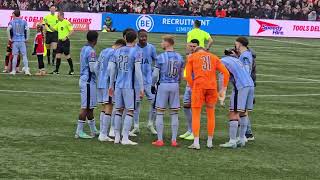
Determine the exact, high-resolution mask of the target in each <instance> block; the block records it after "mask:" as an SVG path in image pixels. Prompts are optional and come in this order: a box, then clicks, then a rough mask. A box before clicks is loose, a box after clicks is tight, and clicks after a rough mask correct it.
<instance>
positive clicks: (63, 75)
mask: <svg viewBox="0 0 320 180" xmlns="http://www.w3.org/2000/svg"><path fill="white" fill-rule="evenodd" d="M31 73H32V72H31ZM60 73H61V72H60ZM0 75H7V76H12V75H10V74H9V73H0ZM15 76H25V75H24V74H23V73H17V74H16V75H15ZM32 76H34V77H38V76H36V75H32ZM46 76H51V77H54V76H56V77H60V76H61V77H70V78H71V77H80V75H78V74H74V75H67V74H59V75H57V74H46ZM26 77H29V76H26ZM39 77H42V76H39Z"/></svg>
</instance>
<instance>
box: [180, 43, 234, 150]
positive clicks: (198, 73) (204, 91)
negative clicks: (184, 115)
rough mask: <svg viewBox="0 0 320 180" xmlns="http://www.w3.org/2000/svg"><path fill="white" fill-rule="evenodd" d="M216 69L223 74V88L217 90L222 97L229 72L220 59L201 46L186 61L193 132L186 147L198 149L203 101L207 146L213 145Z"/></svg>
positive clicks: (216, 96) (216, 97)
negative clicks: (205, 116)
mask: <svg viewBox="0 0 320 180" xmlns="http://www.w3.org/2000/svg"><path fill="white" fill-rule="evenodd" d="M217 71H220V72H221V73H223V75H224V80H223V88H222V90H221V91H220V92H219V96H221V97H223V96H225V92H226V90H227V86H228V82H229V73H228V70H227V69H226V68H225V66H224V65H223V64H222V63H221V61H220V59H219V58H218V57H217V56H215V55H213V54H211V53H209V52H207V51H205V49H204V48H201V47H198V48H197V49H196V52H195V53H193V54H192V55H190V56H189V57H188V63H187V65H186V80H187V81H188V84H189V86H190V87H191V90H192V96H191V107H192V131H193V134H194V142H193V144H192V145H191V146H189V147H188V148H190V149H196V150H199V149H200V143H199V135H200V119H201V117H200V116H201V108H202V106H203V104H204V103H205V105H206V111H207V129H208V140H207V147H208V148H212V147H213V143H212V140H213V134H214V129H215V104H216V103H217V100H218V91H217V82H216V72H217Z"/></svg>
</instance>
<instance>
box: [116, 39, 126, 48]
mask: <svg viewBox="0 0 320 180" xmlns="http://www.w3.org/2000/svg"><path fill="white" fill-rule="evenodd" d="M126 44H127V43H126V41H125V40H124V39H118V40H116V42H115V43H114V45H121V46H125V45H126Z"/></svg>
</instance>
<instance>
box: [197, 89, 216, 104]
mask: <svg viewBox="0 0 320 180" xmlns="http://www.w3.org/2000/svg"><path fill="white" fill-rule="evenodd" d="M217 101H218V92H217V90H216V89H192V96H191V107H195V108H200V107H202V105H203V104H204V103H205V104H216V103H217Z"/></svg>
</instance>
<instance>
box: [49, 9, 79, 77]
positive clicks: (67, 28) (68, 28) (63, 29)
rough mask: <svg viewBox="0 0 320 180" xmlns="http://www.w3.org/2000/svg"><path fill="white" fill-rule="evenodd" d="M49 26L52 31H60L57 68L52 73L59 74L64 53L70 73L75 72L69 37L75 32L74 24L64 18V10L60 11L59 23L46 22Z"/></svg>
mask: <svg viewBox="0 0 320 180" xmlns="http://www.w3.org/2000/svg"><path fill="white" fill-rule="evenodd" d="M46 25H47V27H48V28H49V29H50V30H52V31H57V32H58V39H59V40H58V46H57V55H56V58H57V62H56V69H55V70H54V71H53V72H52V73H51V74H59V68H60V64H61V56H62V54H64V55H65V57H66V58H67V61H68V64H69V66H70V71H69V75H73V74H74V70H73V63H72V59H71V56H70V39H69V37H70V36H71V35H72V33H73V26H72V24H71V23H70V22H69V21H68V20H66V19H64V12H62V11H61V12H59V14H58V23H57V24H56V25H55V26H53V27H52V26H50V25H49V24H48V23H47V24H46Z"/></svg>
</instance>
